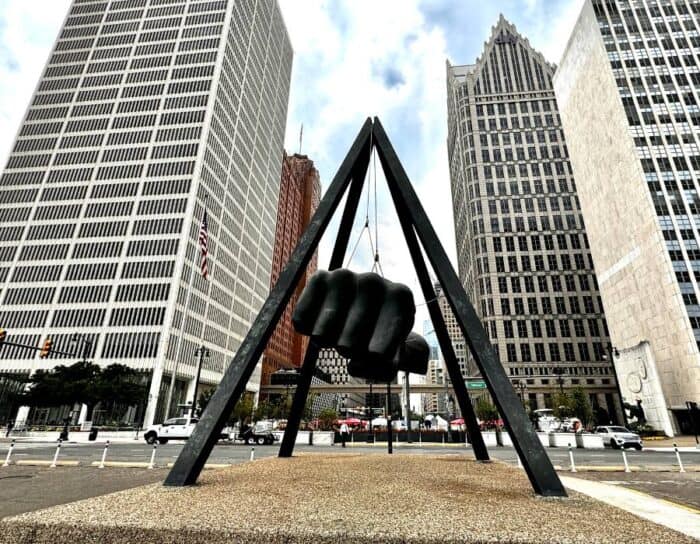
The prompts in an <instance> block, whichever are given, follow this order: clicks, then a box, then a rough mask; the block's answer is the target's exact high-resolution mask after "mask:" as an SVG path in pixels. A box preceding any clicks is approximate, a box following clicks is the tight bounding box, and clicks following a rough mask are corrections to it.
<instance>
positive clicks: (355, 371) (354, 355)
mask: <svg viewBox="0 0 700 544" xmlns="http://www.w3.org/2000/svg"><path fill="white" fill-rule="evenodd" d="M415 312H416V307H415V305H414V303H413V295H412V293H411V291H410V289H408V287H406V286H405V285H402V284H400V283H393V282H390V281H388V280H385V279H383V278H381V277H380V276H378V275H377V274H373V273H366V274H355V273H353V272H351V271H350V270H345V269H338V270H334V271H333V272H326V271H324V270H320V271H318V272H316V274H314V275H313V276H312V277H311V279H310V280H309V283H308V284H307V285H306V287H305V289H304V291H303V293H302V294H301V297H299V301H298V302H297V305H296V308H295V310H294V314H293V316H292V322H293V323H294V328H295V329H296V330H297V331H298V332H300V333H301V334H305V335H307V336H311V337H312V338H313V339H314V340H315V341H316V343H318V344H319V346H321V347H333V348H335V349H337V350H338V352H339V353H340V354H341V355H342V356H343V357H346V358H349V359H351V362H350V364H349V365H348V372H349V373H350V374H351V375H353V376H357V377H363V378H367V379H373V380H377V381H390V380H391V379H393V377H394V376H396V371H397V370H399V369H401V370H408V371H411V372H421V373H425V372H426V371H427V361H428V348H427V344H426V343H425V340H423V338H422V337H420V335H417V334H412V335H411V338H410V340H409V341H407V337H408V336H409V333H410V331H411V328H412V327H413V322H414V316H415ZM421 342H422V344H421ZM423 344H424V346H423ZM409 367H410V368H409Z"/></svg>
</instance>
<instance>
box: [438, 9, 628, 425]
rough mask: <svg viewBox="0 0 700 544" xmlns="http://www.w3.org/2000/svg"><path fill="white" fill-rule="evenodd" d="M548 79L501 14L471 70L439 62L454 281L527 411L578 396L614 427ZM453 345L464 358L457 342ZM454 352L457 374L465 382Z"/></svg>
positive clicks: (591, 289)
mask: <svg viewBox="0 0 700 544" xmlns="http://www.w3.org/2000/svg"><path fill="white" fill-rule="evenodd" d="M554 71H555V66H554V65H553V64H552V63H550V62H548V61H547V60H546V59H545V58H544V57H543V56H542V54H541V53H539V52H538V51H536V50H534V48H533V47H532V46H531V44H530V43H529V41H528V40H527V38H525V37H523V36H522V35H520V34H519V33H518V31H517V29H516V28H515V26H513V25H512V24H510V23H509V22H508V21H507V20H506V19H505V18H504V17H503V16H501V17H500V19H499V20H498V22H497V24H496V25H495V26H494V27H493V28H492V31H491V35H490V37H489V39H488V40H487V42H486V43H485V44H484V49H483V51H482V53H481V56H480V57H479V58H477V59H476V62H475V63H474V64H469V65H461V66H455V65H451V64H450V63H449V62H448V64H447V91H448V104H447V110H448V141H447V147H448V154H449V161H450V177H451V186H452V199H453V213H454V223H455V238H456V242H457V259H458V265H459V276H460V280H461V281H462V283H463V285H464V287H465V290H466V291H467V294H468V295H469V297H470V299H471V301H472V303H473V304H474V306H475V310H476V312H477V314H478V315H479V317H480V318H481V319H482V321H483V322H484V325H485V327H486V330H487V333H488V334H489V338H490V339H491V342H492V344H493V345H494V348H495V349H496V350H497V352H498V354H499V357H500V360H501V362H502V363H503V366H504V367H505V369H506V372H507V373H508V375H509V377H510V378H511V381H512V383H513V384H514V385H517V386H519V387H524V389H522V388H521V390H520V392H521V394H522V395H523V398H524V399H527V400H529V401H530V404H531V407H532V408H544V407H545V406H551V403H552V402H553V397H554V395H555V394H557V393H558V392H559V391H560V389H563V390H564V391H568V392H570V391H571V390H572V389H573V388H575V387H582V388H583V389H584V390H585V391H586V393H587V394H588V395H589V398H590V400H591V403H592V404H593V405H594V406H598V407H601V408H603V409H605V410H607V411H608V413H609V414H611V415H612V417H613V418H615V417H616V416H619V414H620V406H619V402H616V401H615V399H616V398H617V394H616V393H617V392H616V387H615V379H614V376H613V373H612V367H611V364H610V362H609V361H607V360H606V355H605V347H606V345H607V343H608V335H607V327H606V323H605V318H604V313H603V306H602V303H601V300H600V296H599V292H598V286H597V283H596V279H595V271H594V267H593V262H592V259H591V255H590V252H589V251H588V240H587V237H586V230H585V225H584V222H583V218H582V216H581V212H580V206H579V201H578V196H577V193H576V183H575V180H574V176H573V174H572V172H571V166H570V164H569V161H568V156H567V148H566V142H565V139H564V134H563V131H562V128H561V122H560V118H559V114H558V107H557V102H556V100H555V96H554V91H553V88H552V76H553V74H554ZM455 343H456V344H460V343H461V344H462V349H464V341H463V340H461V339H458V340H455ZM465 351H466V353H465V356H466V357H465V359H466V360H465V361H464V362H463V363H460V364H461V365H462V368H463V373H464V372H465V371H466V372H467V373H468V374H471V375H474V374H475V373H476V367H475V365H474V361H473V360H472V358H471V354H469V353H468V350H465ZM458 356H459V354H458ZM560 384H561V385H560ZM618 419H619V418H618ZM606 423H607V422H606Z"/></svg>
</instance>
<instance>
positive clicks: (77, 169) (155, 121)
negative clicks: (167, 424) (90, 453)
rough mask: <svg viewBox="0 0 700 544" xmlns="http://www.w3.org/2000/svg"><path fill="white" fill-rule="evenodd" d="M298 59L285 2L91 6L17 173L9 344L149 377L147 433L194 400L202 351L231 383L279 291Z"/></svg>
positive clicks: (5, 249)
mask: <svg viewBox="0 0 700 544" xmlns="http://www.w3.org/2000/svg"><path fill="white" fill-rule="evenodd" d="M291 65H292V49H291V45H290V42H289V38H288V35H287V31H286V28H285V25H284V22H283V20H282V16H281V13H280V10H279V7H278V5H277V3H276V2H274V1H269V0H245V1H241V0H236V1H234V0H216V1H204V0H167V1H164V0H101V1H98V0H74V1H73V4H72V5H71V7H70V11H69V13H68V16H67V17H66V19H65V22H64V24H63V28H62V29H61V32H60V34H59V36H58V39H57V40H56V42H55V45H54V47H53V50H52V52H51V56H50V57H49V60H48V62H47V65H46V68H45V70H44V73H43V75H42V76H41V79H40V81H39V83H38V85H37V88H36V91H35V93H34V96H33V97H32V99H31V104H30V106H29V109H28V110H27V113H26V117H25V119H24V122H23V123H22V125H21V127H20V130H19V133H18V135H17V139H16V143H15V146H14V149H13V151H12V153H11V155H10V157H9V160H8V163H7V166H6V168H5V170H4V172H3V174H2V178H1V179H0V184H1V187H0V225H1V226H0V230H1V231H2V235H1V236H0V286H1V288H2V293H1V295H0V297H1V298H0V305H1V307H0V326H1V327H3V328H5V329H7V330H8V335H9V336H8V338H9V339H10V340H14V341H18V342H21V343H26V344H30V345H40V344H41V343H42V342H43V341H44V340H45V339H46V338H47V337H50V338H51V339H53V341H54V348H55V349H57V350H63V351H71V350H72V349H74V348H71V346H70V339H71V337H72V335H74V334H78V335H80V339H79V342H80V343H81V344H82V345H83V346H87V347H88V349H87V350H85V351H86V356H87V358H89V360H91V361H95V362H96V363H98V364H100V365H103V366H104V365H107V364H110V363H123V364H126V365H128V366H130V367H133V368H135V369H138V370H140V371H143V373H144V377H147V379H148V380H149V383H150V385H149V388H150V393H149V397H148V399H144V406H145V416H143V415H134V416H133V417H134V418H135V419H136V420H137V421H140V420H141V419H142V418H143V421H144V423H145V424H149V423H151V422H152V421H154V420H160V419H162V418H163V417H164V415H165V414H164V411H165V406H166V405H167V404H169V401H168V396H169V391H171V390H172V391H173V393H174V394H173V401H172V407H173V409H171V412H172V411H174V407H175V406H176V405H177V404H178V403H181V402H184V401H189V400H191V395H192V393H193V390H194V376H195V373H196V357H195V355H194V352H195V349H196V348H197V347H198V346H200V345H204V346H205V347H206V348H207V349H208V350H209V354H210V355H209V357H208V358H207V359H205V361H204V366H203V370H202V376H201V378H202V379H201V381H202V383H204V384H216V383H218V381H219V380H220V378H221V376H222V373H223V372H224V370H225V368H226V366H227V364H228V362H229V361H230V360H231V358H232V356H233V355H234V353H235V352H236V350H237V349H238V346H239V345H240V342H241V341H242V339H243V337H244V335H245V334H246V332H247V330H248V327H249V325H250V324H251V322H252V319H253V318H254V316H255V315H256V313H257V311H258V309H259V308H260V307H261V305H262V303H263V301H264V299H265V297H266V295H267V293H268V289H269V277H270V270H271V259H272V248H273V244H274V238H275V216H276V209H277V208H276V207H277V196H278V189H279V180H280V168H281V162H282V153H283V137H284V131H285V124H286V115H287V104H288V95H289V83H290V74H291ZM205 211H206V214H207V220H208V263H207V264H208V277H206V278H205V276H204V275H203V274H202V271H201V250H200V244H199V242H198V238H199V234H200V226H201V224H202V220H203V217H204V214H205ZM81 351H82V350H81V349H80V348H79V349H78V352H81ZM0 358H1V359H2V364H0V372H1V373H2V374H0V375H4V377H5V378H6V379H7V378H9V377H10V376H14V377H21V376H26V375H28V374H29V373H31V372H33V371H35V370H37V369H46V368H51V367H52V366H54V365H55V364H57V362H60V363H62V364H70V363H72V362H75V360H77V359H79V358H80V357H76V358H72V357H66V358H64V359H62V360H60V361H56V360H55V357H54V358H47V359H39V358H38V355H37V354H36V353H35V352H32V351H28V350H22V349H20V348H12V347H10V346H5V347H4V348H3V349H2V350H1V351H0ZM71 359H72V360H71ZM173 376H175V379H174V380H173V379H172V377H173ZM142 409H143V407H142ZM142 413H143V412H142Z"/></svg>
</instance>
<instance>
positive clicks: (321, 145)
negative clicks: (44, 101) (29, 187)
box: [0, 0, 583, 328]
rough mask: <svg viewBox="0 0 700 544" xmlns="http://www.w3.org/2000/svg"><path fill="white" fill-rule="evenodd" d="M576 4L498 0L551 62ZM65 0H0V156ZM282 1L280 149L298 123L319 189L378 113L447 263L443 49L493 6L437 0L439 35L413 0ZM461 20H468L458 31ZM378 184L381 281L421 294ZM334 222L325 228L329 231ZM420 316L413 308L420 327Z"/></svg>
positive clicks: (466, 39) (467, 51) (464, 50)
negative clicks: (284, 77) (289, 69)
mask: <svg viewBox="0 0 700 544" xmlns="http://www.w3.org/2000/svg"><path fill="white" fill-rule="evenodd" d="M582 3H583V0H573V1H570V2H565V3H555V4H551V3H547V4H546V5H545V3H543V2H541V1H538V0H522V1H521V2H520V3H517V2H516V1H515V0H512V1H509V2H507V3H506V5H505V7H504V8H503V9H504V13H505V15H506V16H507V17H508V18H509V19H510V20H511V21H512V22H514V23H515V24H516V25H517V26H518V29H519V30H520V31H521V32H522V33H523V34H524V35H525V36H528V37H529V38H530V41H531V42H532V43H533V45H534V46H535V47H536V48H538V49H540V50H541V51H542V52H543V53H544V54H545V56H546V57H547V58H548V59H549V60H551V61H558V60H559V57H560V56H561V52H562V51H563V49H564V46H565V45H566V41H567V39H568V36H569V34H570V32H571V29H572V28H573V25H574V23H575V21H576V18H577V16H578V13H579V11H580V8H581V5H582ZM69 4H70V0H33V1H30V2H21V1H20V0H10V1H7V0H5V1H3V0H0V127H2V128H3V130H2V131H0V160H2V161H3V164H4V159H5V157H6V156H7V154H8V152H9V149H10V147H11V145H12V143H13V139H14V136H15V133H16V130H17V127H18V126H19V124H20V122H21V120H22V117H23V115H24V112H25V109H26V106H27V104H28V102H29V100H30V97H31V94H32V92H33V90H34V87H35V85H36V82H37V80H38V78H39V76H40V73H41V70H42V68H43V66H44V63H45V61H46V58H47V56H48V54H49V51H50V48H51V46H52V44H53V41H54V39H55V37H56V35H57V33H58V31H59V29H60V26H61V24H62V22H63V19H64V16H65V13H66V11H67V9H68V6H69ZM37 5H40V9H38V8H37ZM280 5H281V7H282V11H283V14H284V18H285V22H286V24H287V27H288V30H289V34H290V37H291V40H292V44H293V47H294V53H295V55H294V72H293V81H292V86H291V95H290V107H289V117H288V122H287V137H286V144H287V149H288V151H297V149H298V145H299V144H298V140H299V128H300V126H301V124H302V123H303V124H304V144H303V152H304V153H307V154H308V155H309V156H310V157H311V158H312V159H313V160H314V161H315V162H316V164H317V166H318V167H319V169H320V170H321V176H322V182H323V183H324V187H327V186H328V183H330V181H331V179H332V176H333V175H334V174H335V171H336V169H337V168H338V166H339V165H340V162H341V161H342V159H343V157H344V155H345V153H346V151H347V150H348V148H349V145H350V143H351V142H352V139H353V138H354V137H355V134H356V133H357V130H358V129H359V127H360V126H361V124H362V123H363V121H364V119H365V118H366V117H367V116H372V115H378V116H379V117H380V118H381V120H382V123H383V124H384V127H385V128H386V130H387V133H388V135H389V137H390V138H391V140H392V142H393V144H394V146H395V147H396V149H397V153H398V154H399V157H400V158H401V160H402V161H403V164H404V167H405V168H406V170H407V173H408V175H409V177H410V178H411V179H412V181H413V183H414V186H415V188H416V191H417V192H418V195H419V196H420V198H421V199H422V202H423V205H424V207H425V208H426V211H427V213H428V216H429V217H430V219H431V220H432V222H433V225H434V227H435V230H436V232H437V234H438V236H439V238H440V239H441V241H442V243H443V245H444V247H445V250H446V252H447V254H448V255H449V256H450V258H451V259H452V260H453V263H455V265H456V260H455V258H454V255H455V243H454V228H453V220H452V206H451V195H450V183H449V172H448V162H447V150H446V143H445V140H446V134H447V126H446V125H447V123H446V104H445V102H446V90H445V59H446V58H448V57H450V56H451V55H449V54H448V45H449V44H450V43H451V44H452V46H453V47H455V44H459V47H458V49H459V51H458V52H456V53H455V52H454V51H453V55H452V56H454V58H453V59H452V60H453V61H455V62H457V63H461V62H471V61H473V59H475V58H476V57H477V56H478V55H479V54H480V53H481V47H482V44H483V40H484V39H485V38H486V37H487V36H488V34H489V32H490V26H483V28H481V26H479V28H480V31H474V29H473V27H471V28H470V27H469V24H474V21H475V20H477V19H482V18H484V17H487V16H488V15H489V11H493V12H494V15H493V20H491V21H490V22H489V23H488V24H489V25H491V24H495V23H496V20H497V15H496V10H497V9H498V7H496V6H493V5H490V4H488V3H486V4H480V3H477V2H475V1H471V0H470V1H469V2H467V3H466V4H461V5H460V6H458V5H457V4H450V3H449V2H444V3H443V7H444V8H445V9H446V10H447V11H446V13H449V17H448V19H447V23H449V28H450V32H451V34H450V35H447V34H446V32H447V31H448V30H447V23H446V22H445V21H443V22H442V23H440V22H436V21H437V19H435V18H433V20H431V21H428V20H426V13H425V5H423V6H421V5H420V2H419V0H401V1H399V0H391V1H390V0H384V1H376V0H374V1H370V0H354V1H353V2H337V1H326V0H306V1H304V2H299V1H298V0H280ZM462 6H463V7H462ZM499 7H500V5H499ZM421 8H422V9H421ZM505 8H508V9H507V10H506V9H505ZM468 23H469V24H468ZM462 25H463V26H464V28H465V29H469V30H467V31H466V32H460V31H459V29H460V28H461V27H462ZM379 188H380V191H379V215H380V233H379V235H380V245H381V254H382V262H383V264H384V271H385V273H386V274H387V276H388V277H389V278H390V279H393V280H397V281H404V282H405V283H407V284H408V285H409V286H410V287H411V288H413V289H414V292H415V293H416V300H417V301H421V300H422V296H421V295H420V293H419V289H418V285H417V282H416V279H415V275H414V273H413V268H412V266H411V264H410V259H409V258H408V252H407V250H406V248H405V244H404V241H403V238H402V235H401V231H400V229H399V226H398V222H397V221H396V220H395V216H394V211H393V207H392V206H391V202H390V199H389V197H388V193H387V191H386V189H385V187H384V186H383V180H382V178H380V180H379ZM363 205H364V200H363ZM363 217H364V216H363ZM361 219H362V218H361ZM361 219H360V220H361ZM358 222H359V221H358ZM373 230H374V229H373ZM332 232H333V229H332V228H331V229H330V231H329V234H330V233H332ZM331 238H332V237H331V236H327V237H326V239H325V240H324V243H323V245H322V251H321V261H320V265H321V266H326V263H327V261H328V258H329V255H330V251H329V246H330V244H331V243H332V240H331ZM354 241H355V239H354V238H353V239H352V242H353V243H354ZM362 247H364V248H365V249H363V250H358V252H359V253H360V254H359V255H358V257H357V258H356V259H355V260H354V263H355V267H356V268H363V269H368V268H369V267H370V266H371V255H370V252H369V251H368V250H367V249H366V245H363V246H362ZM422 308H424V307H422ZM419 310H420V309H419ZM424 317H425V313H424V310H420V311H419V315H418V316H417V323H418V327H417V328H420V326H422V320H423V318H424Z"/></svg>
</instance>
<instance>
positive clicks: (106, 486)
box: [0, 441, 700, 518]
mask: <svg viewBox="0 0 700 544" xmlns="http://www.w3.org/2000/svg"><path fill="white" fill-rule="evenodd" d="M182 445H183V443H182V442H171V443H168V444H165V445H159V446H158V448H157V451H156V464H157V465H158V466H159V467H160V468H156V469H155V470H149V469H145V468H118V467H110V468H105V469H103V470H100V469H98V468H95V467H91V466H86V465H89V464H90V463H91V462H93V461H99V460H100V459H101V457H102V452H103V450H104V443H100V442H98V443H90V444H70V443H67V444H64V445H63V446H62V447H61V455H60V459H62V460H72V461H75V460H77V461H80V463H81V466H78V467H59V468H55V469H52V468H49V467H47V466H38V467H37V466H16V465H12V466H9V467H0V518H3V517H6V516H11V515H15V514H19V513H22V512H29V511H34V510H38V509H41V508H47V507H50V506H53V505H57V504H63V503H67V502H72V501H76V500H80V499H86V498H89V497H94V496H97V495H103V494H105V493H112V492H115V491H119V490H122V489H127V488H131V487H135V486H139V485H144V484H148V483H154V482H162V481H163V480H164V479H165V476H166V474H167V469H166V468H164V467H165V465H166V463H169V462H173V461H174V460H175V459H176V458H177V455H178V454H179V452H180V450H181V449H182ZM8 446H9V443H7V442H2V443H0V464H2V462H3V461H4V459H5V456H6V455H7V449H8ZM278 449H279V445H275V446H255V457H256V458H258V459H259V458H262V457H270V456H275V455H277V452H278ZM250 450H251V448H250V446H245V445H242V444H220V445H217V446H216V447H215V448H214V451H213V453H212V455H211V457H210V459H209V461H210V462H211V463H242V462H246V461H248V460H249V459H250ZM55 451H56V445H55V444H54V443H36V442H20V443H18V444H17V445H16V447H15V449H14V452H13V455H12V459H13V460H14V461H18V460H21V459H24V460H37V459H38V460H44V461H51V459H53V455H54V453H55ZM295 451H296V452H298V453H300V452H317V453H323V452H325V453H330V452H336V453H340V452H341V451H343V450H342V448H341V447H340V446H339V445H338V446H333V447H329V446H325V447H323V446H315V447H311V446H297V447H296V450H295ZM345 451H346V452H358V453H359V452H361V453H364V454H375V455H386V444H384V445H383V446H379V445H377V446H367V445H366V444H362V445H357V446H353V447H348V448H346V450H345ZM394 451H396V452H406V453H408V452H410V453H415V454H423V455H439V454H443V453H445V454H462V455H465V456H469V455H471V450H469V449H467V448H465V447H464V446H463V445H461V444H460V445H450V444H448V445H446V446H442V445H432V446H427V445H424V447H407V446H406V445H399V446H397V447H395V449H394ZM546 451H547V453H548V454H549V456H550V458H551V459H552V462H553V463H554V464H555V465H561V466H562V467H564V468H565V469H566V468H568V466H569V453H568V451H567V450H566V449H558V448H548V449H547V450H546ZM152 452H153V447H152V446H149V445H147V444H145V443H144V442H142V441H134V443H118V444H111V445H110V447H109V454H108V457H107V459H108V460H113V461H131V462H143V463H147V462H148V461H149V460H150V457H151V454H152ZM490 453H491V455H492V457H493V458H496V459H501V460H504V461H506V462H510V463H513V464H515V463H516V457H515V452H514V450H513V449H512V448H491V450H490ZM574 454H575V456H576V457H575V459H576V463H577V465H597V466H601V465H621V464H622V455H621V453H620V452H619V451H612V450H602V451H601V450H598V451H595V450H575V453H574ZM627 455H628V459H629V463H630V464H631V465H640V466H652V465H666V466H672V465H674V464H675V462H676V461H675V455H674V454H673V453H672V452H661V453H660V452H651V451H642V452H636V451H628V452H627ZM682 455H683V459H684V463H685V464H687V465H700V451H699V452H697V453H695V452H688V453H683V454H682ZM577 475H578V476H579V477H584V478H591V479H596V480H602V481H606V482H617V485H624V486H626V487H630V488H633V489H638V490H639V491H643V492H646V493H649V494H651V495H655V496H657V497H660V498H665V499H668V500H672V501H674V502H678V503H681V504H685V505H687V506H690V507H695V508H697V507H698V506H700V498H699V497H698V483H700V473H687V474H679V473H670V472H664V473H651V472H634V473H631V474H625V473H622V472H617V473H612V472H607V473H606V472H596V473H586V472H582V473H578V474H577Z"/></svg>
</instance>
